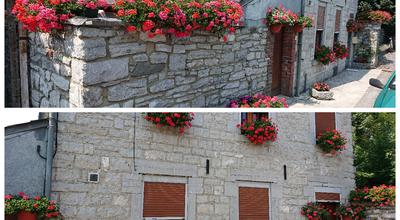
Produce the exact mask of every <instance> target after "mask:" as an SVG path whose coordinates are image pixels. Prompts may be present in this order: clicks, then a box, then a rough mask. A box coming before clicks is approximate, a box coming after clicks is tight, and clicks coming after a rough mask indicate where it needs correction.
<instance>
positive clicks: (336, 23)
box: [335, 9, 342, 32]
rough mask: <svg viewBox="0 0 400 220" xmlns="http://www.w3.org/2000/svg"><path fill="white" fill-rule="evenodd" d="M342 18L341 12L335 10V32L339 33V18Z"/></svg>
mask: <svg viewBox="0 0 400 220" xmlns="http://www.w3.org/2000/svg"><path fill="white" fill-rule="evenodd" d="M341 16H342V11H341V10H339V9H337V10H336V20H335V32H339V31H340V18H341Z"/></svg>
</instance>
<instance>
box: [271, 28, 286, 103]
mask: <svg viewBox="0 0 400 220" xmlns="http://www.w3.org/2000/svg"><path fill="white" fill-rule="evenodd" d="M282 36H283V35H282V31H281V32H279V33H276V34H274V49H273V56H272V86H271V92H272V95H278V94H280V93H281V79H282Z"/></svg>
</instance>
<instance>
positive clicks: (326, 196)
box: [315, 192, 340, 201]
mask: <svg viewBox="0 0 400 220" xmlns="http://www.w3.org/2000/svg"><path fill="white" fill-rule="evenodd" d="M315 199H316V200H317V201H321V200H324V201H340V194H339V193H326V192H316V193H315Z"/></svg>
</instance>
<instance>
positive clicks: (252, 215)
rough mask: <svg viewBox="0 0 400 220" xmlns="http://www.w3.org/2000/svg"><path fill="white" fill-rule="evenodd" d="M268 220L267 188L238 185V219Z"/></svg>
mask: <svg viewBox="0 0 400 220" xmlns="http://www.w3.org/2000/svg"><path fill="white" fill-rule="evenodd" d="M252 219H264V220H269V189H268V188H261V187H260V188H258V187H239V220H252Z"/></svg>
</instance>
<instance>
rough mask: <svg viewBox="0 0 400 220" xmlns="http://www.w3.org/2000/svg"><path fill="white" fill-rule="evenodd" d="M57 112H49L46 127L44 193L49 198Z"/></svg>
mask: <svg viewBox="0 0 400 220" xmlns="http://www.w3.org/2000/svg"><path fill="white" fill-rule="evenodd" d="M57 116H58V115H57V113H55V112H50V113H49V127H48V129H47V138H48V140H47V148H46V176H45V186H44V195H45V196H46V197H48V198H50V193H51V177H52V174H53V172H52V169H53V156H54V148H53V147H54V143H55V141H54V137H55V135H56V126H57Z"/></svg>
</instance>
